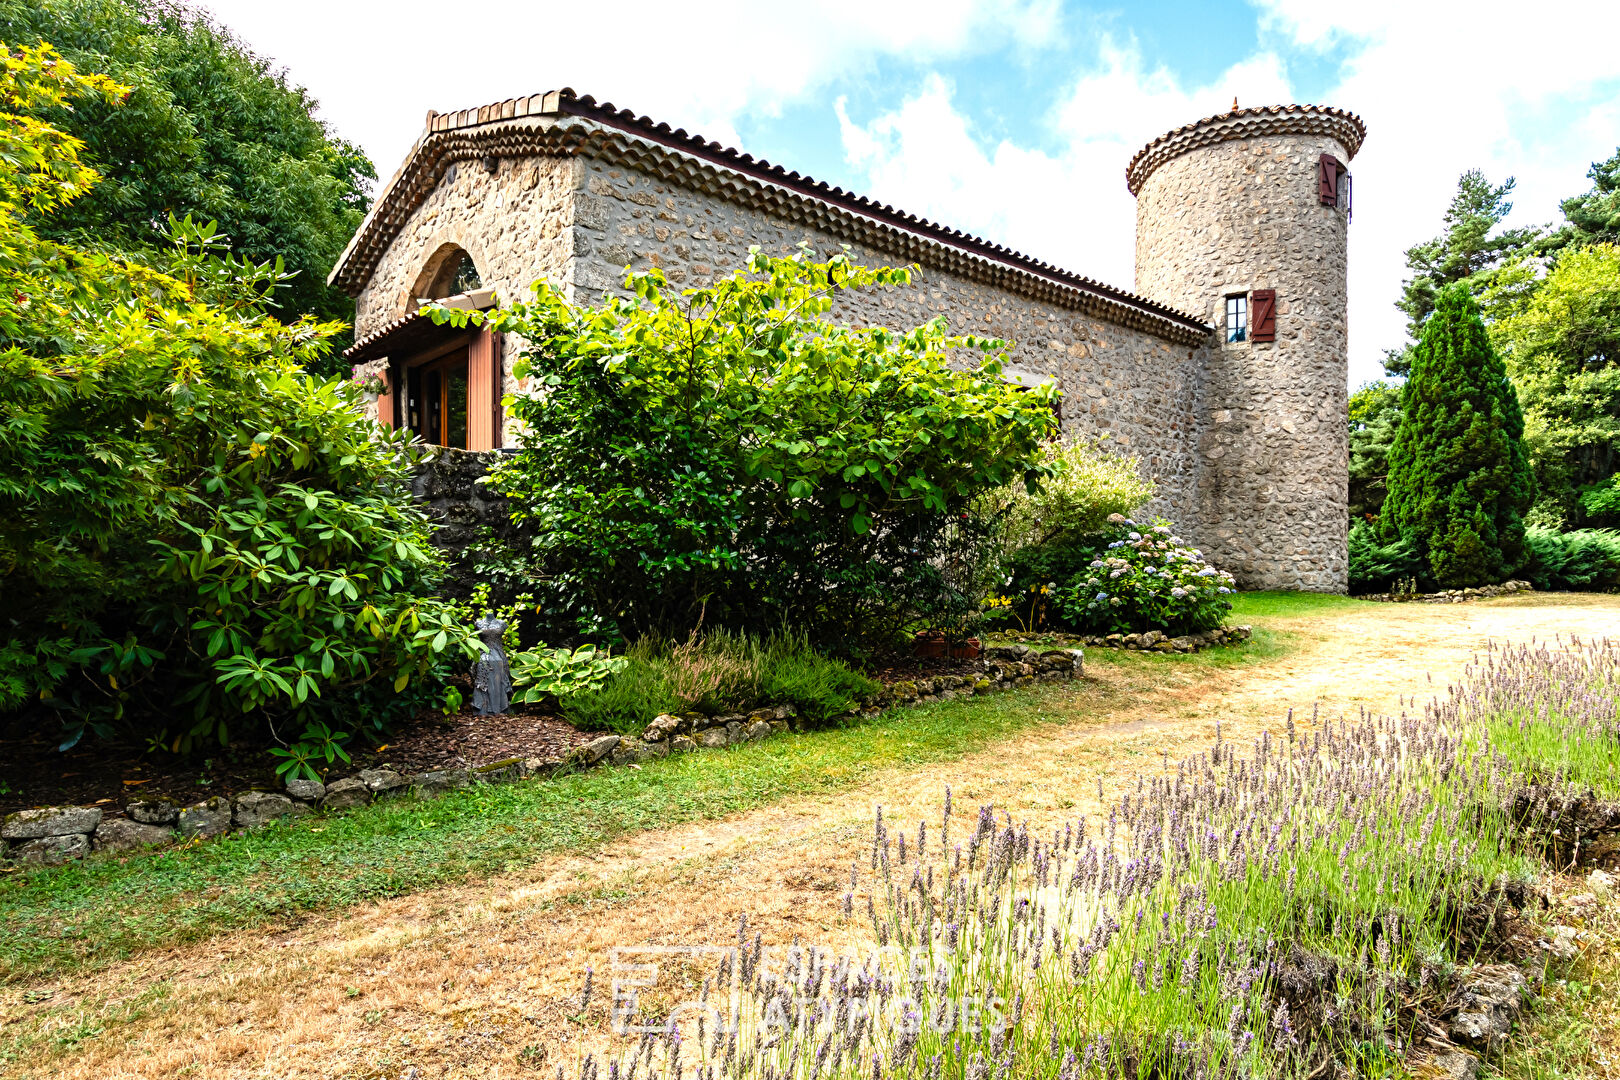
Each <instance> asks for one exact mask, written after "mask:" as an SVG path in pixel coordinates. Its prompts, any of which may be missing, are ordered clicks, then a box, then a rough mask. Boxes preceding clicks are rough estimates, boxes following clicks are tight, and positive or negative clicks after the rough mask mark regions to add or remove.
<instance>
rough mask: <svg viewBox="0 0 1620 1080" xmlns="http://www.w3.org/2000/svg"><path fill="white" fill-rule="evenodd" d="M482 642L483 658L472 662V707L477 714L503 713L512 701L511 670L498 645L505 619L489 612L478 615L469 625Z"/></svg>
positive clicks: (502, 650)
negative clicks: (473, 627)
mask: <svg viewBox="0 0 1620 1080" xmlns="http://www.w3.org/2000/svg"><path fill="white" fill-rule="evenodd" d="M473 625H474V626H476V627H477V629H478V636H479V637H480V638H481V639H483V642H484V655H483V658H482V659H480V660H478V661H477V662H476V663H474V664H473V669H472V686H473V691H472V707H473V710H474V711H475V712H477V713H478V714H479V715H480V716H492V715H494V714H496V713H503V712H505V711H506V709H507V706H509V705H511V704H512V669H511V668H510V667H509V666H508V665H507V663H506V650H505V649H503V648H501V635H502V634H504V633H505V632H506V621H505V620H504V619H497V618H496V617H495V616H493V615H485V616H482V617H481V618H480V619H479V620H478V621H477V622H476V623H474V624H473Z"/></svg>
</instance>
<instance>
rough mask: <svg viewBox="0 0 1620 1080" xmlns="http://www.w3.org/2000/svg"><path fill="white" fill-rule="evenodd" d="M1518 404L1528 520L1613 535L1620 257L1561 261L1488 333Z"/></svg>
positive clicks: (1609, 254)
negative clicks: (1533, 491)
mask: <svg viewBox="0 0 1620 1080" xmlns="http://www.w3.org/2000/svg"><path fill="white" fill-rule="evenodd" d="M1491 336H1492V339H1493V340H1494V341H1495V342H1496V343H1497V344H1498V345H1499V346H1500V347H1501V349H1502V351H1503V353H1504V356H1505V358H1506V360H1507V365H1508V371H1509V373H1510V374H1511V375H1512V377H1513V381H1514V384H1515V385H1516V386H1518V388H1519V392H1520V395H1521V397H1522V399H1523V402H1524V414H1525V438H1526V441H1527V442H1528V443H1529V445H1530V447H1531V454H1532V457H1533V459H1534V462H1535V466H1536V474H1537V479H1538V481H1539V486H1540V490H1541V503H1540V504H1538V511H1539V514H1538V516H1540V517H1544V518H1548V519H1551V520H1552V522H1553V523H1556V524H1559V525H1577V524H1580V525H1597V526H1602V525H1616V524H1620V514H1616V513H1614V512H1613V510H1620V507H1614V508H1613V510H1611V508H1610V502H1611V492H1613V490H1614V486H1615V476H1616V473H1617V472H1620V247H1617V246H1616V245H1615V244H1597V245H1593V246H1591V247H1586V248H1579V249H1574V250H1570V251H1566V252H1565V253H1564V254H1563V255H1562V256H1561V257H1560V258H1559V259H1558V261H1557V263H1556V264H1555V265H1554V267H1553V268H1552V270H1551V272H1550V273H1549V274H1548V275H1547V277H1546V280H1545V281H1544V282H1542V283H1541V285H1540V287H1539V288H1538V289H1537V290H1536V291H1535V293H1534V294H1533V295H1532V296H1531V298H1530V299H1529V301H1528V302H1527V303H1526V304H1525V305H1524V307H1523V309H1522V310H1521V311H1520V312H1519V313H1517V314H1515V315H1512V316H1510V317H1508V318H1505V319H1501V320H1499V321H1497V322H1496V323H1494V324H1493V325H1492V328H1491Z"/></svg>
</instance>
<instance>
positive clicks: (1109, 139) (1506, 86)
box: [839, 0, 1620, 383]
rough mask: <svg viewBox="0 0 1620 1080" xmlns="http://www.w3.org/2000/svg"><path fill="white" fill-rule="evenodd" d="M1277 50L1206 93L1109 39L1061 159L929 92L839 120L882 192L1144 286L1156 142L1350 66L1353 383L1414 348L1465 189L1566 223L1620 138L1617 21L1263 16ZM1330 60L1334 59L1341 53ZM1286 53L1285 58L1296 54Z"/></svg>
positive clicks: (935, 89) (1304, 4)
mask: <svg viewBox="0 0 1620 1080" xmlns="http://www.w3.org/2000/svg"><path fill="white" fill-rule="evenodd" d="M1256 2H1257V3H1258V4H1259V5H1260V6H1261V15H1260V18H1261V22H1262V30H1263V33H1262V38H1263V39H1264V40H1267V41H1269V42H1271V45H1272V49H1274V50H1276V51H1262V52H1257V53H1256V54H1254V55H1252V56H1250V57H1248V58H1247V59H1245V60H1243V61H1242V62H1240V63H1238V64H1236V65H1234V66H1233V67H1231V68H1229V69H1228V70H1227V71H1225V72H1223V73H1222V74H1221V76H1220V77H1218V78H1216V79H1214V80H1212V81H1211V82H1210V83H1209V84H1208V85H1207V86H1201V87H1187V86H1185V85H1184V82H1183V80H1182V79H1180V78H1179V77H1178V76H1177V75H1176V74H1175V73H1174V72H1173V71H1170V70H1168V69H1166V68H1164V67H1155V68H1148V67H1145V66H1144V65H1143V63H1142V60H1141V57H1140V54H1139V52H1138V51H1137V49H1136V48H1135V46H1134V44H1133V43H1131V42H1128V41H1127V42H1124V43H1121V42H1118V41H1116V40H1114V39H1112V38H1109V37H1106V36H1104V37H1102V38H1100V39H1099V43H1098V45H1097V48H1096V52H1095V54H1094V56H1093V57H1090V58H1087V60H1088V61H1089V62H1088V63H1087V66H1086V67H1085V68H1084V69H1083V70H1081V71H1080V72H1079V74H1078V75H1077V76H1075V78H1074V82H1073V83H1072V85H1071V86H1070V88H1069V89H1068V90H1067V91H1066V92H1065V93H1064V95H1063V97H1062V100H1061V102H1060V104H1059V105H1058V106H1057V107H1056V108H1055V109H1054V110H1053V112H1052V114H1051V115H1050V116H1049V117H1047V121H1048V124H1049V127H1050V131H1051V133H1052V135H1053V139H1052V140H1051V144H1052V146H1053V149H1051V150H1050V151H1049V152H1043V151H1040V150H1034V149H1029V148H1026V147H1022V146H1019V145H1017V144H1015V143H1012V142H1008V141H1002V142H1000V143H999V144H997V145H996V146H994V147H993V148H992V149H988V150H986V149H983V148H981V145H980V144H979V143H978V142H976V141H975V140H974V139H973V137H972V127H971V124H970V123H969V121H968V120H967V118H966V116H965V115H964V113H963V111H962V110H959V109H958V108H957V107H956V106H955V103H954V100H953V98H954V96H955V94H956V93H957V90H956V88H954V87H952V86H951V84H949V83H947V82H945V81H944V80H942V79H939V78H937V77H934V78H929V79H927V80H926V81H925V82H924V83H923V85H922V86H921V87H920V88H919V89H918V90H917V92H916V93H915V94H914V95H913V96H912V97H910V98H908V99H907V100H906V101H905V102H904V103H903V104H902V105H900V106H899V107H898V108H896V109H893V110H891V111H888V112H885V113H884V114H882V115H880V116H878V117H876V118H875V119H873V120H870V121H868V122H867V123H865V124H856V123H854V122H852V121H850V119H849V118H848V116H847V115H846V114H845V112H844V111H843V110H840V113H839V116H840V123H841V125H842V130H843V138H844V146H845V152H846V155H847V156H848V158H849V160H850V162H851V163H852V164H853V165H855V166H857V167H859V168H861V169H863V170H865V171H866V174H867V176H868V177H869V180H870V183H871V186H872V188H873V189H874V193H876V194H877V195H879V196H880V197H881V198H883V199H885V200H886V201H890V202H894V203H896V204H897V205H900V206H902V207H904V208H906V209H908V210H914V211H917V212H920V213H926V214H927V215H928V216H930V217H934V218H936V219H938V220H940V221H942V222H944V223H946V224H949V225H954V226H958V227H962V228H968V229H971V230H973V231H976V232H981V233H983V234H985V235H987V236H988V237H990V238H991V239H994V240H998V241H1001V242H1004V243H1008V244H1010V245H1012V246H1014V247H1017V248H1020V249H1022V250H1024V251H1025V252H1027V253H1028V254H1032V255H1036V256H1038V257H1040V258H1045V259H1048V260H1050V261H1052V262H1055V263H1058V264H1059V265H1062V266H1064V267H1065V268H1067V269H1071V270H1074V271H1076V272H1078V273H1083V274H1088V275H1090V276H1093V277H1097V278H1101V279H1103V280H1106V281H1109V282H1112V283H1116V284H1121V285H1125V286H1129V285H1130V284H1131V280H1132V254H1133V239H1134V221H1135V207H1134V204H1133V202H1132V200H1131V198H1130V195H1129V194H1128V193H1127V192H1126V190H1125V185H1124V180H1123V171H1124V167H1125V164H1126V162H1127V161H1128V160H1129V159H1130V156H1131V155H1132V154H1134V153H1135V152H1136V151H1137V150H1138V149H1139V148H1140V147H1141V146H1142V144H1143V143H1145V142H1146V141H1147V140H1148V139H1150V138H1153V137H1154V136H1156V135H1158V134H1160V133H1161V132H1163V131H1166V130H1169V129H1170V128H1173V127H1177V126H1179V125H1181V124H1185V123H1188V122H1190V121H1193V120H1197V119H1199V118H1201V117H1204V116H1208V115H1211V114H1213V113H1218V112H1223V111H1225V110H1226V109H1228V108H1229V107H1230V106H1231V101H1232V97H1233V95H1234V94H1235V95H1236V96H1237V97H1238V98H1239V99H1240V102H1241V103H1242V104H1246V105H1259V104H1274V103H1284V102H1289V101H1293V100H1294V95H1293V93H1292V89H1291V86H1290V79H1289V76H1288V70H1287V66H1286V61H1285V56H1286V54H1288V53H1289V52H1290V51H1298V52H1305V53H1312V54H1316V53H1321V55H1324V56H1329V57H1334V56H1338V57H1343V60H1342V66H1341V69H1340V72H1339V77H1338V79H1337V81H1336V85H1335V86H1334V87H1333V88H1332V89H1331V90H1329V91H1328V92H1327V93H1326V94H1325V95H1323V98H1322V103H1324V104H1332V105H1338V106H1341V107H1343V108H1348V109H1351V110H1353V111H1355V112H1358V113H1359V114H1361V116H1362V118H1363V119H1364V120H1365V121H1366V122H1367V126H1368V132H1369V133H1368V139H1367V142H1366V145H1365V147H1364V149H1363V150H1362V152H1361V154H1360V155H1358V156H1357V158H1356V160H1355V162H1354V163H1353V168H1354V171H1355V174H1356V188H1355V190H1356V218H1355V223H1354V225H1353V226H1352V229H1351V249H1350V307H1351V381H1352V383H1359V382H1361V381H1363V380H1365V379H1369V378H1376V377H1378V376H1379V375H1381V374H1382V367H1381V364H1380V361H1381V359H1382V356H1383V351H1384V350H1385V349H1387V348H1394V347H1397V346H1399V345H1400V343H1401V341H1402V340H1403V337H1404V327H1405V320H1404V317H1403V316H1402V315H1401V314H1400V313H1399V312H1397V311H1396V310H1395V308H1394V307H1393V301H1394V300H1395V299H1396V297H1397V296H1398V295H1399V292H1400V282H1401V279H1402V278H1403V277H1404V276H1405V274H1406V269H1405V260H1404V252H1405V249H1406V248H1407V247H1409V246H1410V245H1412V244H1413V243H1416V242H1418V241H1420V240H1423V239H1426V238H1428V237H1430V236H1432V235H1434V234H1435V233H1436V232H1438V231H1439V226H1440V218H1441V214H1442V213H1443V212H1444V210H1445V206H1446V204H1447V202H1448V201H1449V199H1450V197H1451V195H1452V192H1453V191H1454V190H1455V187H1456V181H1457V176H1458V175H1459V174H1460V173H1461V172H1463V171H1464V170H1465V169H1468V168H1473V167H1478V168H1482V169H1484V170H1485V171H1486V173H1487V175H1489V176H1491V177H1492V178H1494V179H1496V180H1497V181H1498V182H1500V181H1501V180H1502V179H1503V178H1505V177H1507V176H1509V175H1514V176H1516V177H1517V178H1518V181H1519V185H1518V190H1517V192H1516V195H1515V204H1516V211H1515V214H1514V219H1513V223H1514V224H1525V223H1543V222H1548V221H1551V220H1553V219H1555V218H1556V217H1557V216H1558V200H1559V199H1560V198H1564V197H1567V196H1569V195H1571V194H1574V193H1576V192H1578V191H1581V190H1584V189H1585V188H1586V186H1587V183H1586V181H1585V180H1584V179H1583V177H1584V173H1585V171H1586V169H1587V166H1588V164H1589V163H1590V162H1591V161H1592V160H1594V159H1602V158H1605V157H1607V156H1608V155H1609V154H1610V153H1612V152H1613V151H1614V147H1615V145H1616V143H1617V142H1620V53H1617V52H1615V50H1614V49H1613V46H1612V43H1613V42H1614V41H1615V40H1617V39H1620V5H1615V4H1606V5H1602V6H1599V5H1592V6H1591V7H1589V8H1586V9H1584V10H1580V11H1576V10H1572V9H1571V7H1570V6H1569V5H1564V6H1563V7H1561V8H1560V7H1558V6H1550V5H1545V4H1544V5H1543V6H1542V7H1541V8H1538V9H1537V10H1536V11H1535V12H1534V13H1529V12H1526V11H1525V10H1524V9H1523V8H1522V6H1515V7H1509V6H1508V5H1492V4H1483V5H1481V4H1470V5H1467V6H1466V7H1464V6H1461V5H1457V4H1444V5H1442V4H1430V3H1424V4H1413V3H1410V2H1409V0H1401V2H1397V0H1382V2H1371V3H1367V2H1360V3H1356V4H1332V5H1326V6H1324V5H1321V4H1318V3H1314V2H1309V0H1256ZM1330 50H1331V51H1330ZM1278 52H1281V53H1283V54H1284V56H1279V55H1278Z"/></svg>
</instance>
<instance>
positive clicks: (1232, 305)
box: [1226, 294, 1249, 341]
mask: <svg viewBox="0 0 1620 1080" xmlns="http://www.w3.org/2000/svg"><path fill="white" fill-rule="evenodd" d="M1248 339H1249V298H1248V296H1247V295H1245V294H1239V295H1237V296H1228V297H1227V298H1226V340H1227V341H1247V340H1248Z"/></svg>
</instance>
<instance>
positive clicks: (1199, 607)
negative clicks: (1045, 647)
mask: <svg viewBox="0 0 1620 1080" xmlns="http://www.w3.org/2000/svg"><path fill="white" fill-rule="evenodd" d="M1232 584H1233V582H1232V575H1231V574H1228V573H1227V572H1226V571H1224V570H1217V569H1215V568H1214V567H1213V566H1211V565H1209V564H1208V563H1207V562H1205V561H1204V556H1203V554H1202V553H1201V552H1199V551H1198V550H1197V549H1195V548H1190V547H1187V546H1186V545H1185V544H1184V543H1183V542H1182V540H1181V537H1179V536H1176V535H1174V534H1173V533H1172V531H1171V528H1170V526H1169V525H1168V524H1167V523H1165V522H1162V521H1161V522H1157V523H1155V524H1154V525H1152V526H1146V525H1142V526H1139V525H1137V524H1136V523H1135V522H1134V521H1131V520H1130V519H1128V518H1124V519H1121V520H1119V521H1117V522H1115V523H1114V525H1113V530H1112V538H1111V539H1109V541H1108V543H1107V544H1106V545H1105V546H1104V548H1103V550H1102V552H1101V553H1100V555H1099V557H1098V558H1096V559H1094V560H1092V562H1091V565H1090V566H1088V567H1086V569H1085V570H1083V571H1081V572H1080V573H1079V574H1077V575H1076V576H1075V578H1074V580H1073V581H1071V582H1069V583H1068V584H1067V585H1066V586H1064V587H1063V588H1061V589H1059V590H1058V603H1059V607H1060V608H1061V610H1062V613H1063V618H1064V620H1065V622H1066V623H1067V624H1068V625H1069V626H1071V627H1073V628H1074V629H1076V630H1080V631H1083V632H1085V633H1091V634H1122V633H1141V632H1144V631H1147V630H1160V631H1163V632H1164V633H1166V634H1189V633H1195V632H1198V631H1201V630H1211V629H1214V628H1215V627H1217V626H1219V625H1221V621H1222V620H1223V619H1224V618H1225V617H1226V613H1227V612H1228V611H1231V610H1232V605H1231V603H1230V602H1229V601H1228V600H1227V599H1226V597H1227V596H1230V595H1231V594H1232V592H1233V588H1232Z"/></svg>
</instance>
